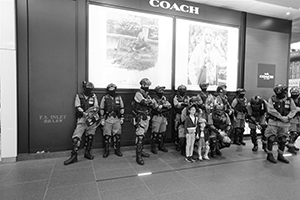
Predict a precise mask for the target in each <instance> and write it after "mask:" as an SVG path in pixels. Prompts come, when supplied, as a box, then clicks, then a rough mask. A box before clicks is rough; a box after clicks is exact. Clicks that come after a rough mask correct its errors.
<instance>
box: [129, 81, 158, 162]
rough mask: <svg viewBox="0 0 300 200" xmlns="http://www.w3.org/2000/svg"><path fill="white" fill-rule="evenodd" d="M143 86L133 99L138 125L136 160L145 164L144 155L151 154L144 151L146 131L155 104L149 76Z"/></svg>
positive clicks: (141, 83)
mask: <svg viewBox="0 0 300 200" xmlns="http://www.w3.org/2000/svg"><path fill="white" fill-rule="evenodd" d="M140 85H141V88H140V89H139V90H138V91H137V92H136V93H135V95H134V101H133V107H134V108H133V111H132V112H133V114H134V118H133V119H134V122H133V123H134V125H135V127H136V130H135V135H136V140H135V143H136V162H137V163H138V164H139V165H144V160H143V158H142V157H149V156H150V155H149V154H148V153H146V152H144V151H143V146H144V137H145V133H146V132H147V131H148V128H149V121H150V112H151V110H152V108H153V106H154V101H153V99H152V98H151V97H150V95H149V92H148V91H149V87H150V85H151V81H150V80H149V79H148V78H143V79H142V80H141V81H140Z"/></svg>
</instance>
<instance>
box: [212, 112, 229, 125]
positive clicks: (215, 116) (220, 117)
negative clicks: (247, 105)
mask: <svg viewBox="0 0 300 200" xmlns="http://www.w3.org/2000/svg"><path fill="white" fill-rule="evenodd" d="M212 120H213V125H214V126H215V127H216V128H217V129H221V130H225V129H226V128H227V124H226V120H227V117H226V115H225V112H224V111H217V112H216V111H214V112H213V113H212Z"/></svg>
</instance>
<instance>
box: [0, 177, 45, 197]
mask: <svg viewBox="0 0 300 200" xmlns="http://www.w3.org/2000/svg"><path fill="white" fill-rule="evenodd" d="M46 186H47V181H36V182H26V183H18V184H11V185H4V186H0V199H1V200H41V199H43V198H44V194H45V191H46Z"/></svg>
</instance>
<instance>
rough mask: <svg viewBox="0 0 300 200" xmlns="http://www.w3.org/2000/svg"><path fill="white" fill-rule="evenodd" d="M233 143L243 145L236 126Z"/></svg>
mask: <svg viewBox="0 0 300 200" xmlns="http://www.w3.org/2000/svg"><path fill="white" fill-rule="evenodd" d="M233 144H236V145H238V146H240V145H241V143H240V142H239V129H238V128H235V129H234V131H233Z"/></svg>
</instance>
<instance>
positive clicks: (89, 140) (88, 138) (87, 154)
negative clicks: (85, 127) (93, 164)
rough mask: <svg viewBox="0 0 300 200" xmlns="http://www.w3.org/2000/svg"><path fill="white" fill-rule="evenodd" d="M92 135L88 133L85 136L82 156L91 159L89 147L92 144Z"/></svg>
mask: <svg viewBox="0 0 300 200" xmlns="http://www.w3.org/2000/svg"><path fill="white" fill-rule="evenodd" d="M93 139H94V136H93V135H88V136H86V137H85V152H84V157H85V158H87V159H89V160H93V159H94V156H92V155H91V149H92V144H93Z"/></svg>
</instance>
